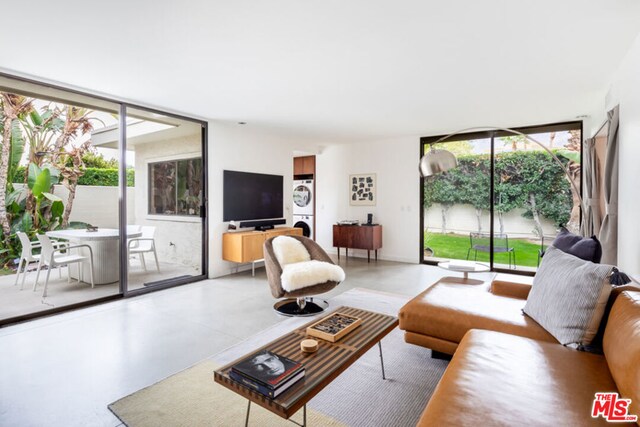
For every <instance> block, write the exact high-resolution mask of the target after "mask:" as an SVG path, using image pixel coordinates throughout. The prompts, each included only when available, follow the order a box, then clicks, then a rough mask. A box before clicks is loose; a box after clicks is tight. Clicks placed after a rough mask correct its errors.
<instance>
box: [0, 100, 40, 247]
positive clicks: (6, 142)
mask: <svg viewBox="0 0 640 427" xmlns="http://www.w3.org/2000/svg"><path fill="white" fill-rule="evenodd" d="M0 99H1V100H2V151H1V152H0V226H1V227H2V234H3V237H4V239H3V240H4V241H5V242H7V241H8V239H9V237H10V235H11V223H10V218H9V215H8V212H7V203H6V201H7V200H6V197H7V189H8V186H7V183H8V181H9V179H8V178H9V172H10V170H9V165H10V155H11V142H12V140H15V139H18V135H17V134H18V131H19V129H18V127H17V121H18V119H19V118H20V117H21V116H23V115H24V114H25V113H27V112H29V111H30V110H31V109H32V101H33V100H32V99H30V98H26V97H24V96H21V95H15V94H11V93H4V92H2V93H0Z"/></svg>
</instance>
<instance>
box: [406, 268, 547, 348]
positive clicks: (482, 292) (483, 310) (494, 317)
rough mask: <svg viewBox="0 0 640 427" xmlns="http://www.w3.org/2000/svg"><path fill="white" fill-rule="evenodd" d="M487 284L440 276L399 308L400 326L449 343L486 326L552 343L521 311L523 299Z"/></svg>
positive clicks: (413, 332) (457, 341)
mask: <svg viewBox="0 0 640 427" xmlns="http://www.w3.org/2000/svg"><path fill="white" fill-rule="evenodd" d="M488 287H489V284H488V283H487V284H484V285H469V284H465V283H464V282H463V281H462V280H456V279H455V278H451V277H447V278H444V279H442V280H440V281H439V282H437V283H436V284H434V285H433V286H431V287H430V288H428V289H427V290H426V291H424V292H422V293H421V294H419V295H418V296H417V297H415V298H414V299H412V300H411V301H409V302H408V303H407V304H405V306H404V307H402V309H400V313H399V316H398V317H399V320H400V329H402V330H405V331H407V332H411V333H412V334H421V335H425V336H430V337H435V338H438V339H440V340H445V341H448V342H452V343H459V342H460V340H462V337H463V336H464V334H466V333H467V332H468V331H469V330H470V329H489V330H494V331H500V332H506V333H510V334H515V335H520V336H524V337H529V338H535V339H539V340H543V341H551V342H556V340H555V339H554V338H553V336H551V335H550V334H549V333H548V332H547V331H545V330H544V329H543V328H542V327H540V325H538V324H537V323H536V322H535V321H533V320H532V319H531V318H529V317H528V316H525V315H524V314H523V313H522V307H524V304H525V301H524V300H522V299H517V298H509V297H504V296H499V295H494V294H492V293H491V292H489V291H488ZM413 341H414V342H415V340H413ZM449 348H451V347H450V346H449ZM438 350H439V351H444V352H448V351H447V350H446V349H438Z"/></svg>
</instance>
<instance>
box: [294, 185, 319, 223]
mask: <svg viewBox="0 0 640 427" xmlns="http://www.w3.org/2000/svg"><path fill="white" fill-rule="evenodd" d="M313 204H314V200H313V180H312V179H297V180H294V181H293V215H313Z"/></svg>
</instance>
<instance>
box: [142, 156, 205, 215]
mask: <svg viewBox="0 0 640 427" xmlns="http://www.w3.org/2000/svg"><path fill="white" fill-rule="evenodd" d="M191 160H200V167H201V168H202V167H203V165H204V162H203V159H202V156H193V157H181V158H178V159H171V160H159V161H156V162H149V163H147V200H148V203H147V215H156V216H167V217H187V218H197V217H200V216H201V213H200V206H201V205H202V197H203V195H202V194H200V200H199V203H198V209H196V211H195V212H194V213H193V214H189V213H186V214H185V213H179V212H178V203H179V197H178V191H179V186H178V179H179V173H178V171H179V167H178V164H179V163H180V162H188V161H191ZM163 163H174V164H175V170H176V173H175V184H174V187H175V200H176V212H175V213H157V212H152V211H151V206H152V203H153V188H154V187H153V179H152V172H151V170H152V168H153V166H155V165H159V164H163ZM200 179H202V176H201V177H200ZM202 186H203V184H202V182H201V183H200V187H201V188H202Z"/></svg>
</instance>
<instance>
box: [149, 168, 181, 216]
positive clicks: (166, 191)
mask: <svg viewBox="0 0 640 427" xmlns="http://www.w3.org/2000/svg"><path fill="white" fill-rule="evenodd" d="M149 175H150V181H149V186H150V190H151V192H150V197H149V203H150V206H149V213H151V214H155V215H173V214H175V213H176V163H175V162H160V163H152V164H149Z"/></svg>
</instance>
